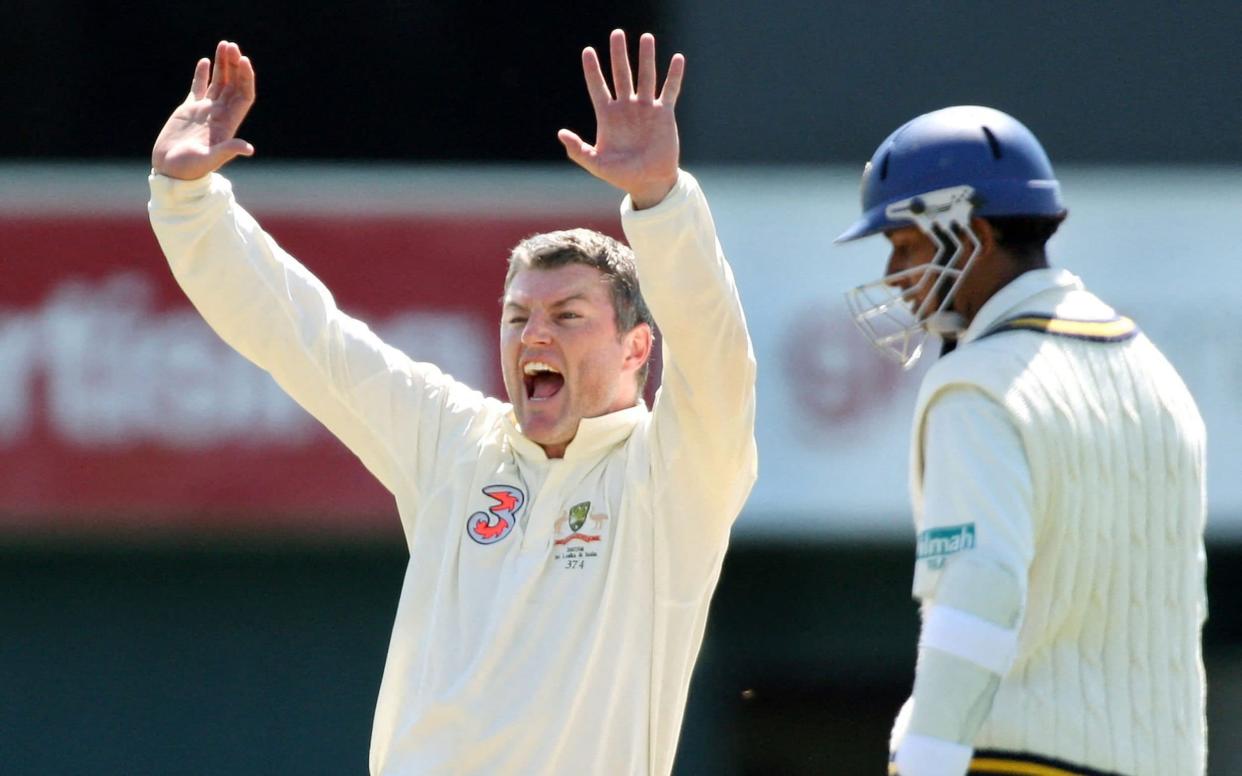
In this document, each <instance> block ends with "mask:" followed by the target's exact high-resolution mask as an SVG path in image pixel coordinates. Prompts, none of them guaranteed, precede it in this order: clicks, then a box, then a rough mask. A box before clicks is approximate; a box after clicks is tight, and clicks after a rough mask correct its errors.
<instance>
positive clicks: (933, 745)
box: [888, 734, 975, 776]
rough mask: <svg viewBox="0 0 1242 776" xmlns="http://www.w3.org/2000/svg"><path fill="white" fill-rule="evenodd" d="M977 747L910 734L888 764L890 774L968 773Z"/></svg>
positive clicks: (938, 775) (942, 775)
mask: <svg viewBox="0 0 1242 776" xmlns="http://www.w3.org/2000/svg"><path fill="white" fill-rule="evenodd" d="M974 751H975V750H974V749H972V748H971V747H969V746H964V745H962V744H955V743H953V742H952V741H944V740H941V739H939V738H932V737H931V736H920V735H914V734H909V735H907V736H906V737H905V738H904V739H903V740H902V742H901V745H900V746H898V747H897V751H896V752H895V753H894V756H893V761H892V762H891V763H890V764H889V769H888V772H889V774H890V776H966V770H967V769H968V768H969V767H970V758H971V757H972V756H973V755H974Z"/></svg>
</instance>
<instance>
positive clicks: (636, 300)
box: [505, 229, 656, 393]
mask: <svg viewBox="0 0 1242 776" xmlns="http://www.w3.org/2000/svg"><path fill="white" fill-rule="evenodd" d="M567 264H585V265H586V266H588V267H594V268H595V269H597V270H599V271H600V272H601V273H602V274H603V275H604V276H605V277H606V278H608V286H609V288H610V289H611V290H612V309H613V316H614V318H615V320H616V323H617V333H618V334H625V333H626V332H629V331H631V330H632V329H633V328H634V327H635V326H637V325H638V324H640V323H645V324H647V325H648V326H650V327H651V333H652V337H653V338H654V336H655V331H656V326H655V320H654V319H653V318H652V317H651V311H650V310H648V309H647V302H646V301H644V300H643V294H642V290H641V289H639V287H638V268H637V265H635V263H634V251H633V250H631V249H630V247H629V246H628V245H626V244H624V243H622V242H619V241H617V240H614V239H613V238H611V237H609V236H608V235H606V234H601V233H600V232H597V231H595V230H593V229H566V230H564V231H559V232H544V233H543V234H535V235H531V236H530V237H527V238H526V239H524V240H522V241H521V242H520V243H518V244H517V245H516V246H514V248H513V251H512V252H511V253H510V254H509V272H508V274H506V275H505V290H506V291H508V290H509V284H510V283H511V282H512V281H513V278H514V276H516V275H517V273H519V272H521V271H522V270H526V269H556V268H557V267H563V266H565V265H567ZM650 365H651V362H650V359H648V361H647V363H646V364H643V368H642V369H640V370H639V371H638V391H639V393H642V391H643V388H644V387H645V386H646V384H647V373H648V371H649V367H650Z"/></svg>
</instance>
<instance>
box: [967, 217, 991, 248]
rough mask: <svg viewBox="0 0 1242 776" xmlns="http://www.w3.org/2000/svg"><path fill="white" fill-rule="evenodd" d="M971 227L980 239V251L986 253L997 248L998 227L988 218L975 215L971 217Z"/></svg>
mask: <svg viewBox="0 0 1242 776" xmlns="http://www.w3.org/2000/svg"><path fill="white" fill-rule="evenodd" d="M970 228H971V229H972V230H973V231H974V233H975V239H977V240H978V241H979V253H980V254H986V253H991V252H992V251H994V250H996V229H995V227H993V226H992V222H991V221H989V220H987V219H986V218H981V217H979V216H974V217H973V218H971V219H970Z"/></svg>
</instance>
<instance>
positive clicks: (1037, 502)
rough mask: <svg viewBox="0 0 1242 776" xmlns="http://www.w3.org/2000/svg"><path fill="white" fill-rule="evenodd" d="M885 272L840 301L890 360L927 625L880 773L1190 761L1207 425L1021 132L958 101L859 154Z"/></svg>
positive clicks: (1196, 724)
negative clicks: (901, 408)
mask: <svg viewBox="0 0 1242 776" xmlns="http://www.w3.org/2000/svg"><path fill="white" fill-rule="evenodd" d="M862 205H863V211H864V212H863V215H862V218H861V219H859V220H858V221H857V222H856V223H855V224H854V225H852V226H851V227H850V228H849V229H848V230H847V231H846V232H845V233H844V234H842V235H841V237H840V238H839V241H845V240H853V239H856V238H859V237H865V236H867V235H871V234H876V233H879V232H882V233H883V234H884V235H885V236H886V237H887V238H888V240H889V242H890V243H891V248H892V251H891V254H890V256H889V260H888V266H887V268H886V275H885V277H884V278H883V279H882V280H880V281H878V282H876V283H873V284H870V285H866V286H862V287H860V288H858V289H855V291H854V292H852V293H851V294H850V300H851V308H852V312H853V314H854V317H855V320H856V322H857V323H858V324H859V326H860V328H861V329H862V330H863V331H864V333H866V334H867V335H868V337H869V338H871V340H872V341H873V342H874V343H875V344H876V345H877V346H878V347H880V348H881V349H882V350H885V351H886V352H888V353H890V354H891V355H893V356H894V357H895V358H896V359H897V360H898V361H900V362H901V363H903V364H905V365H906V366H909V365H910V364H912V363H913V362H914V361H915V360H916V359H917V358H918V356H919V353H920V351H921V349H922V344H923V340H924V338H925V337H926V336H927V334H928V332H929V331H930V332H933V333H935V334H937V335H939V336H940V337H941V338H942V339H943V340H944V342H945V344H946V348H945V351H946V352H945V354H944V355H943V357H942V358H941V359H940V360H939V361H937V362H936V363H935V364H934V365H933V366H932V367H931V369H930V370H928V371H927V373H926V376H925V377H924V379H923V384H922V387H921V391H920V394H919V398H918V401H917V408H916V410H915V414H914V425H913V429H912V432H911V465H910V488H911V496H912V500H913V508H914V518H915V523H916V526H917V532H918V552H917V561H916V565H915V572H914V595H915V597H916V598H917V599H918V600H919V601H921V604H922V606H921V612H922V628H921V635H920V639H919V649H918V663H917V668H916V671H915V678H914V690H913V693H912V696H911V698H910V699H909V701H907V703H906V704H905V706H904V707H903V708H902V711H901V713H900V715H899V716H898V719H897V723H896V725H895V727H894V730H893V736H892V742H891V751H892V758H891V763H890V769H889V772H890V773H894V774H901V776H961V774H964V773H976V774H1028V775H1029V776H1060V775H1062V774H1124V775H1125V776H1199V775H1200V774H1202V773H1203V772H1204V760H1205V740H1204V735H1205V720H1204V673H1203V663H1202V656H1201V649H1200V632H1201V629H1202V624H1203V621H1204V619H1205V617H1206V611H1207V607H1206V600H1205V592H1204V554H1203V527H1204V512H1205V502H1204V426H1203V421H1202V420H1201V418H1200V416H1199V412H1198V410H1197V409H1196V407H1195V403H1194V400H1193V399H1192V398H1191V396H1190V394H1189V393H1188V392H1187V390H1186V386H1185V385H1184V384H1183V383H1182V381H1181V379H1180V378H1179V377H1178V375H1177V373H1176V372H1175V371H1174V370H1173V368H1172V367H1171V366H1170V365H1169V363H1168V362H1167V361H1166V360H1165V359H1164V357H1163V356H1162V355H1161V354H1160V352H1159V351H1158V350H1157V349H1156V348H1155V347H1154V346H1153V345H1152V343H1151V342H1150V341H1149V340H1148V339H1147V338H1146V337H1145V336H1144V335H1143V334H1141V333H1140V332H1139V330H1138V328H1137V327H1136V326H1135V324H1134V323H1133V322H1132V321H1131V320H1130V319H1128V318H1125V317H1121V316H1119V315H1117V313H1116V312H1114V311H1113V309H1112V308H1110V307H1108V306H1107V305H1106V304H1104V303H1103V302H1102V301H1100V300H1099V299H1098V298H1097V297H1095V296H1094V295H1092V294H1091V293H1089V292H1088V291H1087V290H1086V289H1085V288H1084V287H1083V284H1082V282H1081V281H1080V280H1079V279H1078V278H1077V277H1075V276H1074V275H1072V274H1070V273H1069V272H1067V271H1065V270H1060V269H1053V268H1051V267H1049V266H1048V261H1047V258H1046V254H1045V243H1046V241H1047V240H1048V238H1049V237H1051V235H1052V234H1053V233H1054V232H1055V231H1056V229H1057V226H1058V225H1059V224H1060V222H1061V221H1062V219H1063V218H1064V217H1065V215H1066V211H1065V209H1064V207H1063V206H1062V203H1061V194H1060V188H1059V185H1058V183H1057V181H1056V179H1055V178H1054V176H1053V172H1052V167H1051V164H1050V163H1049V161H1048V157H1047V155H1046V154H1045V153H1044V149H1043V148H1042V147H1041V146H1040V144H1039V141H1038V140H1036V138H1035V136H1034V135H1032V134H1031V133H1030V131H1029V130H1027V128H1026V127H1024V126H1023V125H1022V124H1020V123H1019V122H1018V121H1016V120H1015V119H1013V118H1012V117H1010V116H1008V115H1006V114H1004V113H1001V112H999V111H996V110H992V109H989V108H982V107H972V106H961V107H953V108H946V109H943V110H939V111H935V112H932V113H928V114H925V115H922V116H919V117H918V118H915V119H914V120H912V121H910V122H908V123H907V124H905V125H904V126H902V127H901V128H899V129H898V130H897V131H896V132H894V133H893V134H892V135H890V136H889V137H888V139H886V140H885V141H884V142H883V143H881V144H880V146H879V148H878V149H877V150H876V152H875V154H874V156H873V157H872V159H871V161H870V163H869V164H868V165H867V167H866V169H865V171H864V172H863V182H862Z"/></svg>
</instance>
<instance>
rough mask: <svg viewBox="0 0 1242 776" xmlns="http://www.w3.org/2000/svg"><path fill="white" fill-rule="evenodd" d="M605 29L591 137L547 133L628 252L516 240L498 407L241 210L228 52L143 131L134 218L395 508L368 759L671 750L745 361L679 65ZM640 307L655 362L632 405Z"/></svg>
mask: <svg viewBox="0 0 1242 776" xmlns="http://www.w3.org/2000/svg"><path fill="white" fill-rule="evenodd" d="M610 46H611V66H612V91H610V88H609V84H608V82H607V80H606V79H605V77H604V75H603V73H602V71H601V69H600V63H599V59H598V57H597V55H596V53H595V51H594V50H592V49H590V48H587V49H586V50H584V51H583V54H582V65H583V70H584V73H585V75H586V84H587V89H588V91H589V93H590V98H591V101H592V103H593V105H594V108H595V115H596V119H597V122H598V126H597V130H596V133H597V134H596V138H595V144H594V145H590V144H588V143H586V142H584V141H583V140H582V139H580V138H579V137H578V136H577V135H575V134H574V133H572V132H570V131H568V130H561V132H560V140H561V142H562V143H563V144H564V146H565V149H566V152H567V153H568V155H569V156H570V158H572V159H573V160H574V161H575V162H577V163H578V164H579V165H581V166H582V167H584V168H585V169H586V170H588V171H589V172H591V173H592V174H594V175H596V176H598V177H599V178H601V179H603V180H604V181H607V182H608V183H610V184H612V185H614V186H616V187H618V188H620V189H622V190H623V191H625V192H626V193H627V197H626V198H625V200H624V202H623V203H622V205H621V218H622V223H623V226H624V229H625V233H626V236H627V238H628V240H629V242H630V243H631V245H632V246H633V252H632V253H631V251H630V249H628V248H626V247H625V246H623V245H621V244H620V243H618V242H616V241H615V240H612V239H611V238H607V237H605V236H604V235H601V234H598V233H594V232H589V231H587V230H571V231H568V232H555V233H551V234H544V235H538V236H536V237H533V238H530V239H528V240H526V241H524V242H523V243H521V244H520V245H518V246H517V248H515V249H514V252H513V255H512V256H511V257H510V266H509V274H508V278H507V279H506V282H505V289H504V298H503V301H502V304H503V307H502V312H501V319H500V330H501V335H500V339H501V353H500V356H501V366H502V370H503V374H504V382H505V388H506V390H507V393H508V398H509V402H508V403H505V402H501V401H499V400H497V399H493V398H487V397H485V396H483V395H482V394H480V393H478V392H476V391H474V390H472V389H470V388H468V387H467V386H465V385H462V384H461V383H459V382H457V381H455V380H454V379H453V378H451V377H450V376H449V375H446V374H444V373H442V372H441V371H440V370H438V369H437V368H436V367H435V366H433V365H431V364H426V363H419V362H416V361H413V360H411V359H410V358H409V357H407V356H406V355H405V354H404V353H401V352H399V351H398V350H396V349H394V348H392V347H389V346H387V345H385V344H384V343H383V342H381V341H380V340H379V339H378V338H377V337H376V336H375V334H373V333H372V332H371V331H370V330H369V329H368V328H367V327H366V326H365V325H364V324H362V323H360V322H359V321H357V320H354V319H352V318H350V317H349V316H347V315H345V314H344V313H342V312H341V311H340V310H339V309H337V307H336V305H335V303H334V302H333V299H332V296H331V295H330V294H329V292H328V290H327V289H326V288H324V286H323V285H322V284H320V282H319V281H317V280H316V279H315V278H314V277H313V276H312V275H311V274H310V273H309V272H308V271H307V270H306V269H305V268H304V267H303V266H301V265H300V264H299V263H298V262H297V261H295V260H294V259H293V257H291V256H289V255H288V254H287V253H285V252H284V251H283V250H282V249H281V248H280V246H279V245H277V243H276V241H275V240H274V239H273V238H272V237H271V236H269V235H268V234H266V233H265V232H263V230H262V229H260V227H259V225H258V224H257V223H256V222H255V220H254V219H253V218H252V217H251V216H250V215H249V214H248V213H247V212H246V211H245V210H243V209H242V208H241V206H240V205H239V204H238V203H237V201H236V200H235V199H234V197H233V192H232V190H231V187H230V184H229V182H228V181H227V180H226V179H225V178H223V177H221V176H220V175H219V174H218V173H216V172H215V171H216V170H217V169H219V167H220V166H221V165H222V164H224V163H225V162H226V161H228V160H230V159H232V158H233V157H234V156H237V155H249V154H251V153H253V148H252V147H251V146H250V145H249V144H248V143H246V142H245V141H243V140H241V139H239V138H237V137H235V133H236V131H237V128H238V125H239V124H240V123H241V121H242V119H243V118H244V117H245V115H246V113H247V111H248V110H249V108H250V106H251V104H252V103H253V102H254V70H253V68H252V66H251V64H250V61H249V60H248V59H247V58H246V57H244V56H242V54H241V52H240V50H239V49H238V47H237V46H236V45H235V44H233V43H228V42H221V43H220V45H219V46H218V47H217V49H216V53H215V61H214V64H213V63H212V62H209V61H208V60H207V59H203V60H201V61H199V63H198V65H197V67H196V69H195V71H194V79H193V85H192V88H191V92H190V95H189V97H187V99H186V101H185V102H184V103H183V104H182V105H181V106H180V107H178V108H177V109H176V111H175V112H174V113H173V114H172V117H171V118H170V119H169V121H168V124H167V125H166V126H165V127H164V129H163V131H162V132H161V134H160V136H159V138H158V140H157V141H156V143H155V149H154V152H153V154H152V165H153V168H154V169H153V172H152V175H151V179H150V183H151V202H150V206H149V207H150V217H151V223H152V225H153V227H154V229H155V233H156V235H157V237H158V238H159V242H160V245H161V246H162V248H163V250H164V253H165V254H166V255H167V257H168V261H169V264H170V265H171V267H172V271H173V273H174V275H175V276H176V278H177V281H178V282H179V283H180V284H181V286H182V288H183V289H184V290H185V292H186V294H187V295H188V296H189V298H190V299H191V301H192V302H193V303H194V305H195V306H196V307H197V308H198V310H199V311H200V312H201V313H202V315H203V317H204V318H205V319H206V320H207V322H208V323H209V324H210V325H211V326H212V327H213V328H214V329H215V330H216V331H217V332H218V333H219V334H220V336H222V337H223V338H224V339H225V340H226V341H227V342H228V343H229V344H230V345H232V346H233V347H234V348H236V349H237V350H238V351H240V352H241V353H242V354H243V355H245V356H246V357H247V358H249V359H250V360H252V361H253V362H255V363H256V364H258V365H260V366H262V367H263V368H264V369H266V370H267V371H268V372H270V373H271V374H272V375H273V377H274V378H275V379H276V380H277V381H278V382H279V383H280V385H281V386H282V387H283V388H284V389H285V390H286V391H288V392H289V394H290V395H291V396H292V397H293V398H294V399H296V400H297V401H298V403H299V404H301V405H302V406H303V407H305V408H306V409H307V410H308V411H310V412H311V413H312V414H313V415H314V416H315V417H316V418H318V419H319V420H320V421H321V422H322V423H323V424H324V425H325V426H327V428H328V429H330V430H331V431H332V432H333V433H334V434H335V435H336V436H338V437H339V438H340V439H341V440H342V441H343V442H344V443H345V444H346V445H348V446H349V448H350V449H351V450H352V451H353V452H354V453H356V454H357V455H358V457H359V458H360V459H361V460H362V462H363V463H364V464H365V465H366V466H367V468H368V469H369V470H370V471H371V472H372V473H373V474H374V475H375V476H376V477H377V478H379V480H380V481H381V482H382V483H383V484H384V485H385V486H386V487H387V488H388V489H389V490H390V491H391V492H392V494H393V496H394V497H395V499H396V502H397V507H398V511H399V513H400V516H401V523H402V527H403V529H404V533H405V538H406V541H407V543H408V546H409V551H410V563H409V567H408V569H407V571H406V575H405V581H404V586H403V589H402V593H401V599H400V603H399V604H398V608H397V614H396V621H395V623H394V626H393V631H392V639H391V643H390V646H389V651H388V659H387V663H386V665H385V668H384V678H383V681H382V684H381V687H380V692H379V699H378V703H377V705H376V710H375V720H374V727H373V731H372V738H371V753H370V770H371V773H372V774H487V775H488V776H492V775H494V774H519V775H520V776H529V775H530V774H627V775H628V774H667V773H669V771H670V770H671V768H672V763H673V756H674V753H675V751H676V745H677V736H678V732H679V729H680V726H681V721H682V715H683V712H684V707H685V701H686V694H687V688H688V685H689V682H690V674H691V669H692V668H693V666H694V662H695V658H696V656H697V654H698V650H699V646H700V643H701V641H702V636H703V629H704V624H705V620H706V616H707V610H708V602H709V599H710V597H711V594H712V591H713V590H714V588H715V585H716V581H717V578H718V576H719V573H720V568H721V562H722V559H723V555H724V552H725V547H726V544H727V541H728V537H729V530H730V527H731V525H732V523H733V521H734V519H735V517H736V516H737V514H738V512H739V511H740V509H741V508H742V504H743V502H744V501H745V499H746V497H747V494H748V493H749V492H750V489H751V485H752V484H753V482H754V479H755V476H756V454H755V442H754V413H755V394H754V384H755V361H754V357H753V355H752V351H751V345H750V339H749V337H748V334H747V331H746V324H745V320H744V318H743V315H742V308H741V305H740V302H739V299H738V295H737V290H736V288H735V286H734V282H733V276H732V273H731V271H730V269H729V266H728V264H727V263H726V262H725V259H724V256H723V254H722V252H721V250H720V246H719V244H718V242H717V239H716V233H715V227H714V225H713V223H712V218H711V214H710V213H709V211H708V208H707V204H706V201H705V200H704V197H703V194H702V192H701V191H700V190H699V187H698V185H697V183H696V182H695V180H694V178H693V177H691V176H690V175H688V174H686V173H685V172H681V171H680V170H679V167H678V158H679V146H678V139H677V125H676V121H675V119H674V114H673V108H674V105H675V103H676V100H677V95H678V92H679V91H680V88H681V83H682V75H683V72H684V67H685V62H684V59H683V58H682V56H681V55H680V54H679V55H677V56H675V57H673V59H672V61H671V64H670V66H669V68H668V74H667V77H666V79H665V81H664V85H663V89H662V90H660V91H657V89H656V86H657V83H656V82H657V76H656V58H655V40H654V38H653V37H652V36H651V35H644V36H642V38H641V40H640V44H639V54H638V72H637V82H636V83H635V82H634V80H633V79H632V76H631V70H630V64H629V60H628V56H627V54H626V42H625V35H624V33H623V32H621V31H620V30H617V31H614V32H613V33H612V37H611V41H610ZM356 260H357V261H364V257H359V258H358V259H356ZM359 266H360V271H365V264H360V265H359ZM640 278H641V281H642V289H643V290H644V291H645V292H646V293H645V297H646V302H644V300H643V295H642V294H640V293H639V279H640ZM376 280H377V282H383V281H382V279H381V278H377V279H376ZM479 293H488V292H487V290H486V289H480V290H479ZM648 304H649V305H650V311H651V312H650V313H649V312H648V310H647V305H648ZM653 318H654V320H658V321H659V323H660V328H661V330H662V332H663V335H664V337H665V348H664V355H665V362H664V378H663V384H662V386H661V388H660V390H659V392H658V393H657V395H656V399H655V402H654V404H653V406H652V408H651V409H650V410H648V408H647V407H646V406H645V405H644V403H643V401H642V399H641V397H642V392H641V384H642V381H643V379H645V375H646V365H647V359H648V356H649V354H650V353H651V347H652V337H653V332H652V325H653Z"/></svg>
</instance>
